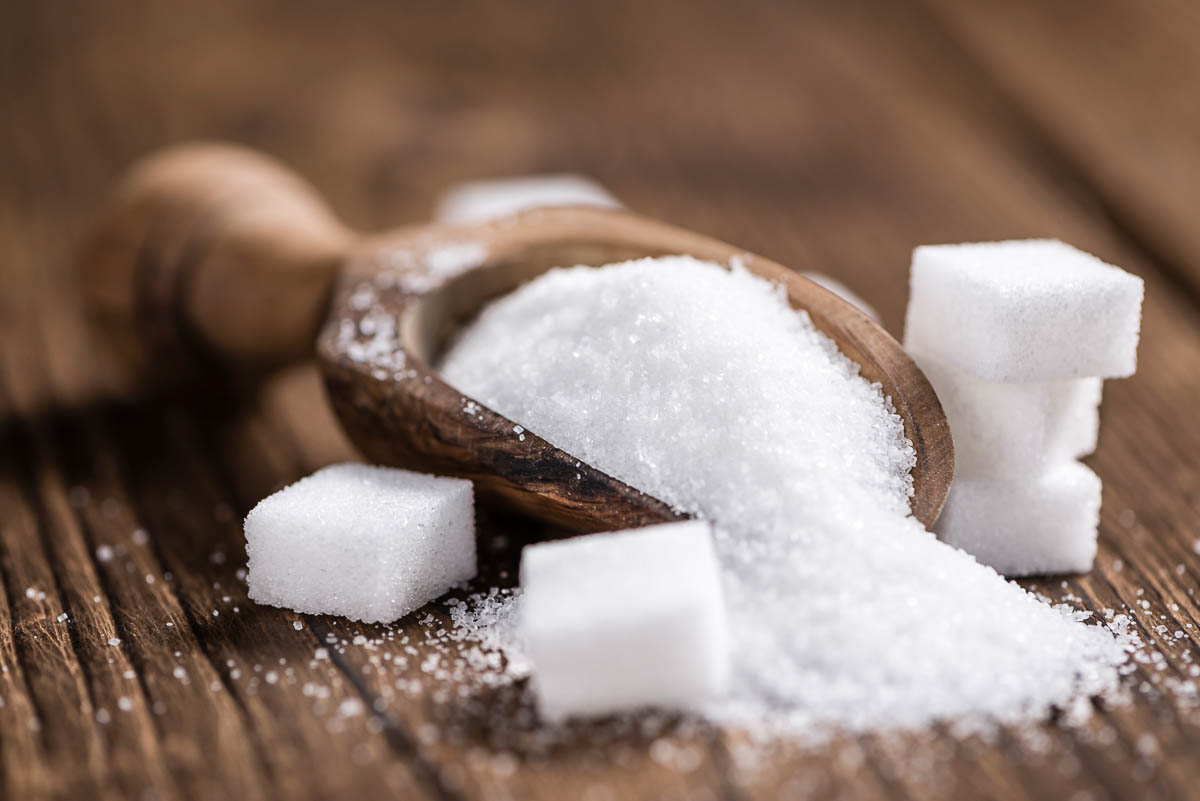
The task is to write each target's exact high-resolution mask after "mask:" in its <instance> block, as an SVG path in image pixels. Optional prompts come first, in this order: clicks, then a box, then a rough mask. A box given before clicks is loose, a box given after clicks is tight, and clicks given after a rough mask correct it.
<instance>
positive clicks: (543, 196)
mask: <svg viewBox="0 0 1200 801" xmlns="http://www.w3.org/2000/svg"><path fill="white" fill-rule="evenodd" d="M576 205H579V206H601V207H607V208H620V207H621V203H620V202H619V201H618V200H617V199H616V198H615V197H613V196H612V195H611V194H610V193H609V191H608V190H607V189H605V188H604V187H602V186H600V184H598V183H596V182H595V181H593V180H591V179H589V178H585V177H583V176H582V175H570V174H560V175H525V176H516V177H513V178H496V179H493V180H489V181H472V182H469V183H464V184H459V185H458V186H455V187H452V188H451V189H449V190H448V191H447V192H446V193H445V194H443V195H442V197H441V198H440V199H439V200H438V203H437V212H436V214H435V219H436V220H437V221H438V222H442V223H476V222H487V221H488V220H495V219H499V218H501V217H507V216H508V215H510V214H516V213H517V212H519V211H525V210H526V209H535V208H540V207H543V206H576Z"/></svg>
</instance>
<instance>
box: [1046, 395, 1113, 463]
mask: <svg viewBox="0 0 1200 801" xmlns="http://www.w3.org/2000/svg"><path fill="white" fill-rule="evenodd" d="M1064 383H1065V385H1066V386H1065V389H1064V391H1062V392H1061V393H1059V394H1058V395H1057V396H1056V398H1055V403H1054V406H1053V409H1052V410H1051V412H1050V419H1051V426H1052V427H1053V429H1054V435H1053V437H1052V444H1051V448H1050V450H1051V454H1050V458H1051V459H1079V458H1082V457H1084V456H1087V455H1089V454H1091V453H1094V452H1095V450H1096V443H1097V441H1098V440H1099V437H1100V396H1101V394H1102V392H1103V385H1104V382H1103V381H1101V380H1100V379H1099V378H1080V379H1077V380H1075V381H1067V382H1064Z"/></svg>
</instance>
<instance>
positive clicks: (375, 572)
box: [245, 463, 476, 622]
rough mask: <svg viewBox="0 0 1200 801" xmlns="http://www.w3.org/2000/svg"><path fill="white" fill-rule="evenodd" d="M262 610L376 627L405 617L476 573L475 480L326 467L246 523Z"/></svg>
mask: <svg viewBox="0 0 1200 801" xmlns="http://www.w3.org/2000/svg"><path fill="white" fill-rule="evenodd" d="M245 534H246V551H247V554H248V555H249V571H248V575H247V581H248V583H249V588H250V597H251V598H252V599H254V600H255V601H257V602H259V603H264V604H270V605H273V606H282V607H286V608H288V609H294V610H296V611H299V612H309V613H316V614H335V615H343V616H345V617H349V618H354V619H356V620H362V621H367V622H387V621H392V620H396V619H397V618H400V617H403V616H404V615H406V614H408V613H409V612H411V611H413V610H414V609H416V608H418V607H420V606H421V605H423V604H425V603H426V602H428V601H430V600H432V599H433V598H436V597H437V596H439V595H441V594H442V593H444V592H445V591H446V590H448V589H449V588H450V587H452V586H454V585H456V584H459V583H460V582H463V581H466V580H468V579H471V578H474V576H475V570H476V565H475V506H474V495H473V490H472V488H471V482H469V481H463V480H461V479H456V478H440V477H436V476H428V475H424V474H421V473H414V472H411V471H408V470H398V469H395V468H388V467H374V466H369V465H362V464H350V463H348V464H338V465H331V466H329V467H325V468H323V469H321V470H318V471H317V472H315V473H313V474H312V475H311V476H308V477H307V478H303V479H301V480H300V481H297V482H296V483H295V484H292V485H290V486H288V487H286V488H284V489H282V490H280V491H279V492H276V493H275V494H274V495H271V496H269V497H267V498H266V499H264V500H263V501H261V502H260V503H259V504H258V505H257V506H255V507H254V509H252V510H251V511H250V514H249V515H247V516H246V522H245Z"/></svg>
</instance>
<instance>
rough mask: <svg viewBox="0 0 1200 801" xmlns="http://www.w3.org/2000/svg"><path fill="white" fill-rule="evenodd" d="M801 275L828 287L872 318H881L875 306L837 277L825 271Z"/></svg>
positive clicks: (818, 284)
mask: <svg viewBox="0 0 1200 801" xmlns="http://www.w3.org/2000/svg"><path fill="white" fill-rule="evenodd" d="M801 275H803V276H804V277H805V278H807V279H808V280H809V281H812V282H813V283H814V284H816V285H817V286H820V287H824V288H825V289H828V290H829V291H830V292H832V293H833V294H835V295H837V296H838V297H839V298H841V299H842V300H844V301H846V302H847V303H849V304H850V305H851V306H855V307H857V308H858V310H859V311H861V312H862V313H863V314H865V315H867V316H868V317H870V318H871V319H872V320H878V319H879V312H877V311H875V307H874V306H872V305H871V304H870V303H867V302H866V301H865V300H863V299H862V298H860V297H859V296H858V294H857V293H855V291H854V290H853V289H851V288H850V287H848V286H846V285H845V284H843V283H842V282H841V281H839V280H837V279H836V278H832V277H830V276H828V275H825V273H817V272H805V273H801Z"/></svg>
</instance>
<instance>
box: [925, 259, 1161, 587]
mask: <svg viewBox="0 0 1200 801" xmlns="http://www.w3.org/2000/svg"><path fill="white" fill-rule="evenodd" d="M1143 291H1144V288H1143V283H1142V280H1141V279H1140V278H1138V277H1137V276H1134V275H1130V274H1129V273H1127V272H1125V271H1123V270H1120V269H1118V268H1117V267H1113V266H1112V265H1109V264H1105V263H1104V262H1102V261H1100V260H1099V259H1097V258H1096V257H1094V256H1091V255H1089V254H1087V253H1084V252H1083V251H1080V250H1078V249H1076V248H1073V247H1071V246H1070V245H1067V244H1065V243H1063V242H1059V241H1056V240H1022V241H1011V242H985V243H975V244H964V245H937V246H925V247H919V248H917V249H916V250H915V251H914V252H913V262H912V286H911V294H910V297H909V304H908V317H907V320H906V323H905V333H904V345H905V348H906V349H907V350H908V352H909V354H910V355H912V357H913V358H914V359H915V360H916V362H917V363H918V364H919V365H920V366H921V368H922V369H923V370H924V371H925V374H926V376H927V377H928V378H929V381H930V383H931V384H932V385H933V387H934V389H935V390H936V391H937V393H938V397H939V398H940V399H941V402H942V406H943V407H944V409H945V411H946V417H947V419H948V420H949V421H950V428H951V431H952V432H953V435H954V447H955V478H954V485H953V487H952V488H951V491H950V497H949V499H948V501H947V503H946V507H945V509H944V511H943V512H942V516H941V518H940V519H939V520H938V523H937V526H936V527H935V531H936V532H937V534H938V535H939V536H940V537H941V538H942V539H943V540H945V541H946V542H948V543H950V544H952V545H955V546H957V547H959V548H962V549H963V550H965V551H967V552H969V553H971V554H973V555H974V556H975V557H976V558H977V559H978V560H979V561H981V562H983V563H985V564H988V565H990V566H992V567H993V568H995V569H996V570H997V571H999V572H1001V573H1004V574H1005V575H1009V576H1024V575H1034V574H1046V573H1067V572H1080V571H1086V570H1089V569H1091V565H1092V560H1093V558H1094V557H1095V554H1096V532H1097V527H1098V523H1099V512H1100V489H1101V487H1100V479H1099V478H1098V477H1097V476H1096V475H1095V474H1094V473H1093V472H1092V471H1091V470H1089V469H1088V468H1087V467H1085V466H1084V465H1082V464H1080V463H1079V462H1078V461H1076V460H1077V459H1079V458H1081V457H1083V456H1086V455H1088V454H1090V453H1092V451H1093V450H1095V447H1096V440H1097V434H1098V431H1099V408H1100V395H1101V382H1102V379H1105V378H1124V377H1127V376H1130V375H1133V373H1134V370H1135V369H1136V366H1137V344H1138V334H1139V329H1140V325H1141V307H1142V295H1143Z"/></svg>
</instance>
